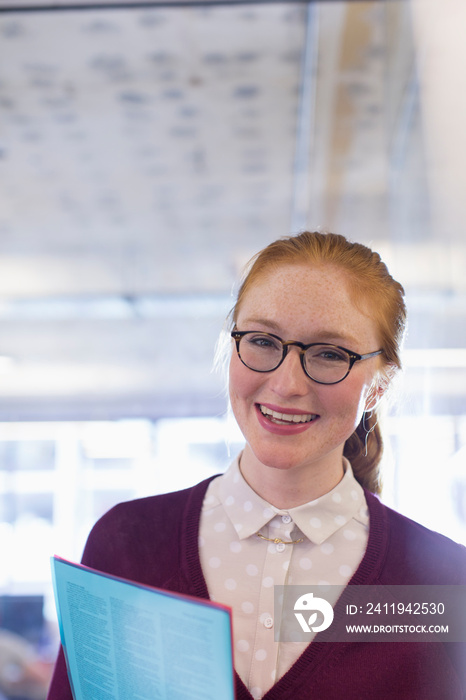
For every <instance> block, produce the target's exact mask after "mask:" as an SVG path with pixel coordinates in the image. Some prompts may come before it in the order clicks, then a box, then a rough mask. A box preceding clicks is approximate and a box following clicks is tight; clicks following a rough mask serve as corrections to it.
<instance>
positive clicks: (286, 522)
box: [282, 515, 291, 525]
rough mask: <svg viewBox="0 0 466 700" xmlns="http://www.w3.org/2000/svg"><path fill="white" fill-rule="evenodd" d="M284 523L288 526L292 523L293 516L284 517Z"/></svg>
mask: <svg viewBox="0 0 466 700" xmlns="http://www.w3.org/2000/svg"><path fill="white" fill-rule="evenodd" d="M282 523H285V524H286V525H288V523H291V515H282Z"/></svg>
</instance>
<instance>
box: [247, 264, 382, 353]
mask: <svg viewBox="0 0 466 700" xmlns="http://www.w3.org/2000/svg"><path fill="white" fill-rule="evenodd" d="M355 301H356V300H355V298H354V292H352V291H351V288H350V285H349V284H348V277H347V275H346V273H345V272H344V271H343V270H341V269H340V268H338V267H334V266H330V265H324V266H319V267H310V266H308V265H282V266H280V267H278V268H277V269H276V270H273V271H268V272H267V273H264V274H263V275H261V276H260V277H259V278H258V279H257V280H255V281H254V282H253V284H252V285H251V286H250V287H249V289H248V291H247V292H246V294H245V296H244V298H243V300H242V304H241V307H240V309H239V312H238V317H237V323H238V325H240V324H244V323H247V324H251V323H252V324H254V323H255V322H265V323H266V325H270V327H271V328H272V327H273V328H275V330H276V331H277V332H279V331H280V332H281V333H283V334H284V335H286V337H287V338H288V339H291V338H296V339H300V340H302V341H306V340H309V342H311V341H313V340H314V339H315V338H316V339H319V338H320V337H322V338H323V339H324V338H325V339H326V340H328V341H330V340H331V339H333V340H334V341H335V342H336V341H338V342H343V341H348V342H351V343H352V346H351V347H352V349H355V350H356V349H357V346H360V345H361V344H363V345H364V346H365V345H366V344H367V343H371V344H373V343H376V342H377V335H378V334H377V326H376V323H375V321H374V320H373V319H372V318H371V317H370V315H369V313H368V312H366V310H367V311H368V305H367V303H364V300H361V299H358V300H357V301H358V303H357V304H356V303H355ZM355 343H357V346H355ZM364 349H366V348H364Z"/></svg>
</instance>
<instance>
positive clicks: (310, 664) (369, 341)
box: [49, 232, 466, 700]
mask: <svg viewBox="0 0 466 700" xmlns="http://www.w3.org/2000/svg"><path fill="white" fill-rule="evenodd" d="M231 325H232V328H231V335H232V341H231V342H232V353H231V360H230V366H229V367H230V369H229V390H230V400H231V406H232V409H233V412H234V415H235V417H236V420H237V422H238V424H239V426H240V428H241V430H242V432H243V435H244V437H245V441H246V444H245V447H244V450H243V452H242V453H241V455H240V456H239V458H238V459H237V460H235V462H234V463H233V464H232V465H231V467H230V468H229V469H228V470H227V472H226V473H225V474H224V475H222V476H220V477H217V478H214V479H209V480H207V481H205V482H203V483H201V484H198V485H197V486H195V487H193V488H191V489H186V490H185V491H182V492H178V493H174V494H167V495H162V496H156V497H152V498H146V499H141V500H138V501H133V502H131V503H126V504H120V505H119V506H117V507H116V508H114V509H112V510H111V511H110V512H109V513H107V514H106V515H105V516H104V517H103V518H102V519H101V520H100V521H99V522H98V523H97V524H96V526H95V527H94V529H93V531H92V533H91V535H90V537H89V540H88V543H87V545H86V549H85V552H84V557H83V562H84V563H85V564H87V565H88V566H91V567H94V568H96V569H100V570H103V571H107V572H110V573H113V574H115V575H119V576H124V577H126V578H129V579H133V580H136V581H139V582H142V583H145V584H150V585H154V586H157V587H162V588H166V589H169V590H173V591H178V592H182V593H187V594H190V595H195V596H199V597H204V598H207V597H211V598H212V599H214V600H217V601H219V602H222V603H225V604H227V605H230V606H231V607H232V609H233V630H234V645H235V648H234V651H235V668H236V670H237V674H238V675H237V679H236V680H237V698H238V699H239V700H243V699H244V700H246V699H249V700H250V699H251V698H256V699H257V698H264V699H267V700H285V699H286V698H290V699H291V698H292V699H293V700H301V699H302V700H304V699H306V700H307V699H310V698H316V699H318V700H342V699H344V700H365V699H366V698H367V700H372V699H376V700H378V699H386V700H389V699H390V700H395V699H396V700H413V699H415V700H439V699H440V698H442V699H443V698H445V699H447V698H448V700H459V699H460V698H463V696H464V693H465V690H466V686H465V681H464V677H461V674H462V670H461V669H462V668H463V666H464V663H463V659H462V658H461V649H460V645H458V644H443V645H442V644H439V643H423V644H420V643H414V642H411V643H383V642H382V643H372V644H370V643H335V644H332V643H328V642H326V643H324V642H322V643H319V636H317V637H316V638H315V639H314V640H313V641H312V642H311V643H307V642H275V641H274V627H275V626H276V625H277V624H278V621H277V620H274V604H273V603H274V599H273V592H274V587H275V586H277V585H285V584H287V585H290V584H291V585H311V584H322V583H330V584H338V585H340V586H346V584H348V583H351V584H363V585H369V584H373V585H384V584H385V585H387V584H392V585H396V584H409V585H422V584H438V585H443V584H464V583H466V558H465V553H464V548H462V547H461V546H460V545H457V544H455V543H453V542H451V541H450V540H448V539H447V538H445V537H442V536H441V535H438V534H436V533H432V532H430V531H428V530H426V529H425V528H423V527H421V526H420V525H418V524H416V523H413V522H412V521H410V520H408V519H407V518H404V517H403V516H401V515H399V514H397V513H395V512H393V511H391V510H390V509H388V508H386V507H385V506H383V505H382V504H381V503H380V501H379V500H378V498H377V497H376V496H375V495H374V494H375V493H377V492H378V491H379V490H380V478H379V473H378V464H379V461H380V458H381V454H382V441H381V436H380V431H379V426H378V424H377V409H378V405H379V402H380V401H381V399H382V398H383V396H384V394H385V392H386V391H387V389H388V387H389V385H390V382H391V380H392V378H393V376H394V374H395V373H396V370H397V369H398V368H399V367H400V359H399V350H400V344H401V342H402V337H403V331H404V327H405V306H404V301H403V289H402V287H401V286H400V285H399V284H398V283H397V282H395V281H394V280H393V279H392V278H391V277H390V275H389V274H388V271H387V269H386V267H385V265H384V264H383V263H382V262H381V260H380V257H379V256H378V255H377V254H376V253H373V252H372V251H370V250H369V249H368V248H366V247H365V246H362V245H360V244H354V243H350V242H348V241H347V240H346V239H345V238H343V237H341V236H337V235H334V234H321V233H308V232H305V233H302V234H300V235H298V236H294V237H290V238H286V239H282V240H279V241H276V242H275V243H272V244H271V245H270V246H268V247H267V248H265V249H264V250H263V251H261V252H260V253H259V254H258V255H257V256H256V257H255V258H254V259H253V261H252V264H251V265H250V267H249V270H248V272H247V274H246V276H245V278H244V281H243V283H242V285H241V287H240V290H239V294H238V298H237V302H236V305H235V307H234V309H233V311H232V313H231ZM321 634H323V633H321ZM320 639H323V637H322V636H321V637H320ZM61 698H67V699H68V698H71V695H70V691H69V687H68V684H67V680H66V671H65V667H64V663H63V659H62V657H60V659H59V661H58V663H57V667H56V671H55V677H54V681H53V682H52V686H51V690H50V694H49V699H50V700H58V699H61ZM220 700H221V699H220Z"/></svg>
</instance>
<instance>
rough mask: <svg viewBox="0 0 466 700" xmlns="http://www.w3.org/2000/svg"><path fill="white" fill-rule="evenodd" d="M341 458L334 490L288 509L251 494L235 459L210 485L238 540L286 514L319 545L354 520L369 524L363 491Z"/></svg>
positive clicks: (345, 460)
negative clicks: (341, 465)
mask: <svg viewBox="0 0 466 700" xmlns="http://www.w3.org/2000/svg"><path fill="white" fill-rule="evenodd" d="M343 459H344V470H345V473H344V476H343V478H342V479H341V481H340V482H339V483H338V484H337V485H336V486H335V488H333V489H332V490H331V491H329V492H328V493H326V494H324V495H323V496H321V497H320V498H317V499H315V500H314V501H309V502H308V503H304V504H303V505H300V506H296V507H295V508H290V509H289V510H280V509H278V508H275V507H274V506H272V505H271V504H270V503H267V501H265V500H264V499H263V498H261V497H260V496H259V495H258V494H257V493H256V492H255V491H253V489H252V488H251V487H250V486H249V484H248V483H247V482H246V481H245V479H244V477H243V475H242V474H241V471H240V469H239V461H238V459H236V460H235V461H234V462H233V463H232V464H231V465H230V467H229V468H228V469H227V471H226V472H225V473H224V474H223V475H222V476H221V477H219V478H218V479H215V481H214V482H213V484H212V485H213V486H214V485H215V486H214V492H215V496H216V497H217V498H218V500H219V501H220V503H221V504H222V506H223V508H224V509H225V512H226V514H227V516H228V518H229V519H230V521H231V523H232V524H233V527H234V528H235V530H236V532H237V533H238V537H239V539H240V540H243V539H246V538H247V537H250V536H251V535H254V534H256V533H257V532H258V531H259V530H260V529H261V528H263V527H264V525H266V524H267V523H268V522H270V520H272V518H274V517H275V516H276V515H284V514H289V515H290V516H291V518H292V520H293V522H294V523H295V524H296V525H297V527H298V528H299V529H300V530H301V532H302V533H303V534H304V535H305V536H306V537H307V538H308V539H309V540H311V542H314V543H315V544H321V543H322V542H324V541H325V540H326V539H328V538H329V537H330V536H331V535H333V534H334V533H335V532H337V530H339V529H340V528H342V527H344V525H346V524H347V523H348V522H349V521H350V520H352V519H353V518H355V519H356V520H358V521H359V522H361V523H363V524H364V525H367V523H368V518H367V507H366V500H365V497H364V491H363V489H362V487H361V485H360V484H359V483H358V482H357V481H356V479H355V478H354V475H353V470H352V469H351V465H350V463H349V462H348V460H347V459H346V458H343Z"/></svg>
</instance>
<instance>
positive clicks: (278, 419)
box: [259, 404, 318, 425]
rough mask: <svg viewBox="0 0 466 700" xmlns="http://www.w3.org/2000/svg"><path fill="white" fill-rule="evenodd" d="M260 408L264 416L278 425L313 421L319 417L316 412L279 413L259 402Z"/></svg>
mask: <svg viewBox="0 0 466 700" xmlns="http://www.w3.org/2000/svg"><path fill="white" fill-rule="evenodd" d="M259 409H260V412H261V413H262V415H263V416H265V417H266V418H268V419H269V420H270V421H271V422H272V423H276V424H277V425H290V424H292V425H293V424H296V423H311V422H312V421H313V420H315V419H316V418H317V417H318V416H317V414H316V413H296V414H294V413H278V411H272V409H271V408H267V407H266V406H262V405H261V404H259Z"/></svg>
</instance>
